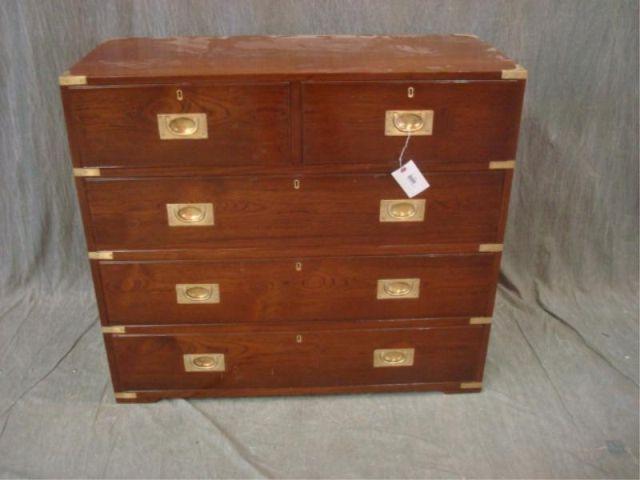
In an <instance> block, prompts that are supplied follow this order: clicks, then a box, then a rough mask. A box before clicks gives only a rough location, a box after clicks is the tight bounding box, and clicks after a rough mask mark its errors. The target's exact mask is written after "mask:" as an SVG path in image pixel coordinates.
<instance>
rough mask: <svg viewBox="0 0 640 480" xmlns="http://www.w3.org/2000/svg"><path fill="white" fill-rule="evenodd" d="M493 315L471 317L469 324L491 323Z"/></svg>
mask: <svg viewBox="0 0 640 480" xmlns="http://www.w3.org/2000/svg"><path fill="white" fill-rule="evenodd" d="M490 324H491V317H471V318H470V319H469V325H490Z"/></svg>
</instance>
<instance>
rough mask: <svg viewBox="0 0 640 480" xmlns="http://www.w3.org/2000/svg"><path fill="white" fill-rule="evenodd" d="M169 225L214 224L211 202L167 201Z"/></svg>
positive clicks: (204, 225) (193, 225)
mask: <svg viewBox="0 0 640 480" xmlns="http://www.w3.org/2000/svg"><path fill="white" fill-rule="evenodd" d="M167 222H168V224H169V226H170V227H207V226H211V225H213V224H214V217H213V204H212V203H167Z"/></svg>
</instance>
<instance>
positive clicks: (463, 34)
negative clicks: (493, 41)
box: [452, 33, 478, 38]
mask: <svg viewBox="0 0 640 480" xmlns="http://www.w3.org/2000/svg"><path fill="white" fill-rule="evenodd" d="M452 35H453V36H454V37H470V38H478V36H477V35H474V34H473V33H453V34H452Z"/></svg>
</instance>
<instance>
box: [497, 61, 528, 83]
mask: <svg viewBox="0 0 640 480" xmlns="http://www.w3.org/2000/svg"><path fill="white" fill-rule="evenodd" d="M502 78H503V79H504V80H524V79H526V78H527V69H526V68H524V67H523V66H522V65H519V64H516V68H512V69H510V70H502Z"/></svg>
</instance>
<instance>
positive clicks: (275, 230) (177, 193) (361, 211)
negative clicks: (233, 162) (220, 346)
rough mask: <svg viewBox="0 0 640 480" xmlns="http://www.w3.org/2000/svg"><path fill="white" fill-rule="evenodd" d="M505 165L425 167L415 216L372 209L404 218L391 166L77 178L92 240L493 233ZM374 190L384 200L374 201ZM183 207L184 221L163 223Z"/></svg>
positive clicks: (420, 238) (447, 239)
mask: <svg viewBox="0 0 640 480" xmlns="http://www.w3.org/2000/svg"><path fill="white" fill-rule="evenodd" d="M504 175H505V174H504V172H501V171H485V172H477V173H462V172H460V173H433V174H427V178H428V180H429V182H430V183H431V187H430V188H429V189H427V190H426V191H425V192H423V193H422V194H420V196H419V197H416V199H417V200H419V201H421V200H424V203H414V206H415V208H414V206H411V205H409V207H410V208H411V209H413V210H412V212H409V214H411V213H413V214H414V216H413V217H412V218H404V219H405V220H416V221H386V220H394V218H386V220H385V221H381V215H382V216H387V217H388V216H390V215H395V214H397V215H399V218H395V220H403V217H402V215H405V214H407V211H405V210H403V208H404V207H406V206H407V205H406V204H407V203H408V202H407V199H406V196H405V195H404V193H403V192H402V190H401V189H400V188H399V187H398V185H397V184H396V183H395V181H394V180H393V179H392V178H391V176H390V175H328V176H317V177H304V178H299V179H294V178H288V177H226V178H202V177H199V178H152V179H118V180H113V179H112V180H108V179H86V180H84V182H83V185H84V189H85V195H86V197H85V198H86V199H87V204H88V209H89V218H90V220H91V225H90V228H89V230H90V232H89V233H90V235H89V236H90V243H91V241H93V245H92V248H93V249H101V250H104V249H106V250H109V249H116V250H117V249H125V248H131V249H149V248H176V247H183V248H184V247H203V248H206V247H212V246H221V245H223V244H224V245H227V246H231V245H232V244H233V240H252V241H255V240H259V241H261V242H263V241H268V240H269V239H283V238H287V237H298V238H310V239H314V241H315V240H318V239H322V238H326V237H339V238H352V239H353V238H355V239H358V238H360V239H366V241H367V243H370V242H376V243H382V242H389V243H392V242H396V243H401V244H406V243H456V242H463V243H500V241H501V238H500V236H501V233H500V221H501V212H502V202H503V188H504V178H505V177H504ZM124 199H126V201H125V200H124ZM416 199H414V200H416ZM383 200H392V202H391V203H384V204H382V206H381V202H382V201H383ZM190 204H191V205H195V206H196V207H197V209H196V210H193V209H190V208H188V205H190ZM185 206H187V208H186V209H183V207H185ZM181 209H183V210H181ZM396 210H397V211H396ZM180 211H182V213H179V212H180ZM390 212H391V213H390ZM191 213H194V215H193V218H195V220H196V221H194V222H193V223H189V221H185V222H183V223H182V225H171V224H170V223H171V222H174V221H175V220H176V218H175V216H176V215H183V214H184V215H185V216H186V217H189V215H191ZM177 223H180V221H178V222H177Z"/></svg>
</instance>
